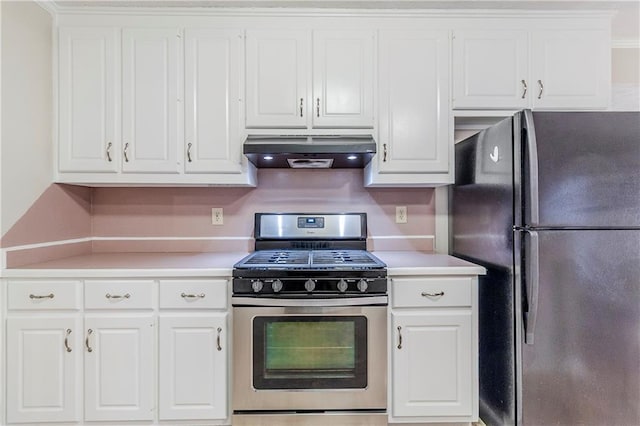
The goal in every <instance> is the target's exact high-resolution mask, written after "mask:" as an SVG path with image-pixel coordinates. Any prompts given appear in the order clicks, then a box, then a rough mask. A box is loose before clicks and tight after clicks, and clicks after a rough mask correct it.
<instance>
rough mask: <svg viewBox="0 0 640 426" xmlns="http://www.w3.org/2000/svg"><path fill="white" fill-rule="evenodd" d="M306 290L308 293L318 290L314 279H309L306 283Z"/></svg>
mask: <svg viewBox="0 0 640 426" xmlns="http://www.w3.org/2000/svg"><path fill="white" fill-rule="evenodd" d="M304 288H305V290H307V291H313V289H314V288H316V283H315V282H314V281H313V280H312V279H308V280H306V281H305V282H304Z"/></svg>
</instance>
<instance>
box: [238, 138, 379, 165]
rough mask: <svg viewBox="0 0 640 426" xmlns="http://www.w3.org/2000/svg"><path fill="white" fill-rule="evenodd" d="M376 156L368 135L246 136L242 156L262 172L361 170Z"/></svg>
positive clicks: (373, 145)
mask: <svg viewBox="0 0 640 426" xmlns="http://www.w3.org/2000/svg"><path fill="white" fill-rule="evenodd" d="M375 153H376V142H375V140H373V136H371V135H345V136H324V135H323V136H306V135H305V136H278V135H249V136H248V137H247V140H246V141H245V142H244V154H245V155H246V156H247V158H248V159H249V161H251V162H252V163H253V164H255V165H256V167H261V168H269V167H270V168H281V169H282V168H284V169H288V168H294V169H303V168H304V169H327V168H338V169H340V168H342V169H345V168H362V167H364V166H366V165H367V164H368V163H369V161H371V158H373V156H374V155H375Z"/></svg>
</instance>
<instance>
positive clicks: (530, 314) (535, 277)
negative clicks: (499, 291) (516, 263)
mask: <svg viewBox="0 0 640 426" xmlns="http://www.w3.org/2000/svg"><path fill="white" fill-rule="evenodd" d="M524 232H525V233H526V234H525V235H524V236H523V237H524V241H525V253H524V258H525V262H526V263H525V265H524V279H525V286H524V291H525V298H526V301H527V307H526V309H524V310H523V313H524V332H525V335H524V342H525V343H526V344H528V345H533V341H534V335H535V331H536V318H537V316H538V291H539V287H540V262H539V260H540V246H539V242H538V232H536V231H532V230H525V231H524Z"/></svg>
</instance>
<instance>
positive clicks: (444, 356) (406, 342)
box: [392, 311, 473, 417]
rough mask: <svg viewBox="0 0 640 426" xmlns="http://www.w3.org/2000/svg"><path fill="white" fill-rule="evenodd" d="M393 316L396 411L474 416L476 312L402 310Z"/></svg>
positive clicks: (399, 414) (417, 413) (409, 413)
mask: <svg viewBox="0 0 640 426" xmlns="http://www.w3.org/2000/svg"><path fill="white" fill-rule="evenodd" d="M392 318H393V320H392V323H393V330H394V331H395V334H396V346H395V349H394V353H393V366H392V369H393V392H394V396H393V406H392V410H393V411H392V412H393V415H394V416H396V417H402V416H416V417H421V416H471V414H472V404H471V402H472V401H471V398H472V393H473V392H472V382H471V377H472V364H473V362H472V359H471V354H472V351H471V312H470V311H468V312H455V311H454V312H449V311H438V312H421V313H404V312H400V313H394V314H393V315H392ZM400 340H402V342H401V343H400Z"/></svg>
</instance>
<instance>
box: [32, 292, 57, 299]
mask: <svg viewBox="0 0 640 426" xmlns="http://www.w3.org/2000/svg"><path fill="white" fill-rule="evenodd" d="M54 297H55V294H53V293H49V294H45V295H44V296H40V295H38V294H30V295H29V299H53V298H54Z"/></svg>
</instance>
